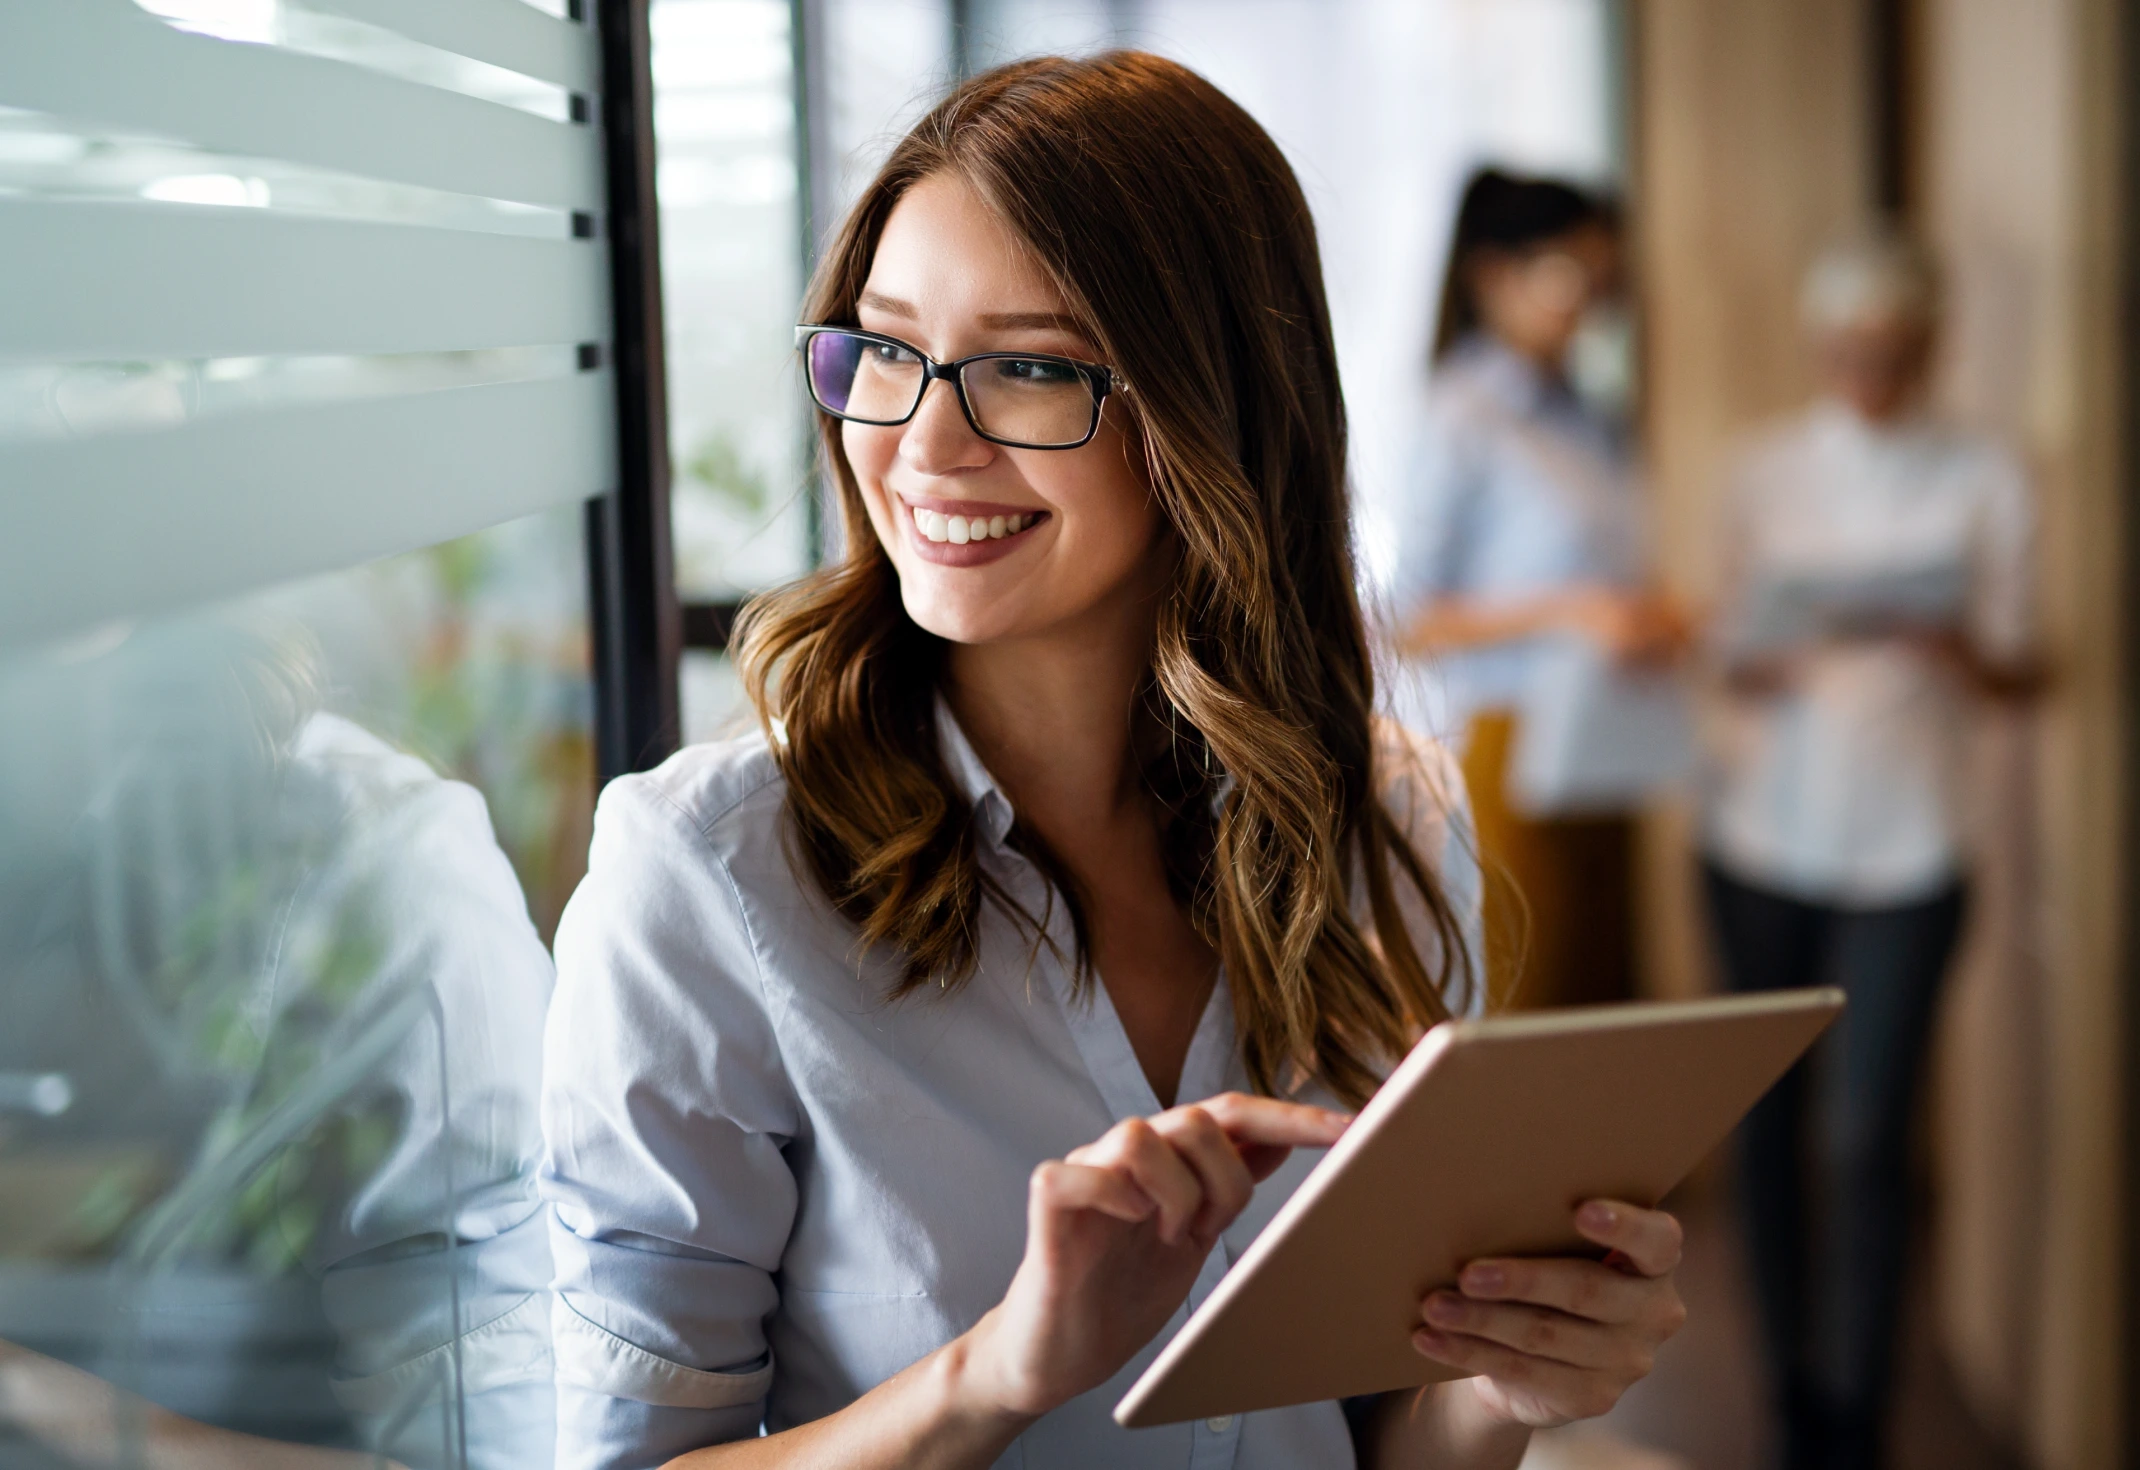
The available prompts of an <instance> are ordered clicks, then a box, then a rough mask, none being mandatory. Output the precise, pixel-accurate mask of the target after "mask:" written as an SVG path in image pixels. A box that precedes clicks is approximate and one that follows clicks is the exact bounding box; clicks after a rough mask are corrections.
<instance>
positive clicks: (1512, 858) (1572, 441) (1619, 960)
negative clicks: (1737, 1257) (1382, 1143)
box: [1393, 169, 1682, 1006]
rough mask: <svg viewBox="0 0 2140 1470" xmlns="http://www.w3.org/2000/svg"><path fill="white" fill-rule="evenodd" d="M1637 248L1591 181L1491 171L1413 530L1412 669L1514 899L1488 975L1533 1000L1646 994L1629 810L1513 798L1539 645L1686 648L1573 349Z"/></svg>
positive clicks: (1407, 623) (1452, 330)
mask: <svg viewBox="0 0 2140 1470" xmlns="http://www.w3.org/2000/svg"><path fill="white" fill-rule="evenodd" d="M1618 254H1619V245H1618V238H1617V222H1616V220H1615V217H1614V215H1613V214H1612V212H1611V210H1610V209H1609V208H1607V207H1606V206H1605V205H1603V204H1601V203H1600V202H1599V201H1597V200H1595V199H1593V198H1591V197H1590V196H1589V195H1587V194H1584V193H1582V192H1581V191H1579V190H1577V189H1575V188H1573V187H1572V186H1570V185H1567V184H1563V183H1558V182H1555V181H1552V180H1545V179H1524V178H1516V177H1513V176H1511V175H1508V174H1505V173H1502V172H1500V171H1498V170H1494V169H1487V170H1484V171H1482V172H1481V173H1479V174H1478V175H1476V176H1475V177H1474V178H1473V179H1472V181H1471V183H1470V184H1469V186H1467V187H1466V189H1465V190H1464V197H1463V202H1462V204H1461V205H1460V206H1459V207H1458V210H1457V220H1456V229H1455V237H1454V239H1453V240H1452V242H1451V244H1450V247H1449V264H1448V269H1447V272H1446V275H1445V278H1444V280H1443V285H1442V296H1441V312H1440V317H1439V320H1438V323H1437V326H1436V333H1435V354H1434V355H1435V369H1434V377H1433V382H1432V387H1431V391H1430V396H1429V400H1428V414H1427V422H1426V426H1425V432H1424V433H1423V435H1422V438H1421V448H1420V453H1419V457H1418V462H1417V465H1416V468H1415V471H1414V473H1413V476H1412V479H1411V483H1410V485H1409V486H1408V490H1409V496H1408V499H1407V501H1406V502H1405V504H1404V507H1403V509H1402V512H1401V520H1400V525H1399V527H1398V548H1399V549H1398V557H1397V563H1396V575H1395V585H1394V589H1393V590H1394V594H1395V597H1396V601H1397V608H1398V612H1399V616H1400V625H1399V633H1398V643H1399V646H1400V648H1401V649H1402V651H1403V652H1405V653H1407V654H1410V655H1413V656H1414V657H1423V658H1429V659H1431V660H1432V663H1431V667H1430V668H1428V669H1427V670H1425V671H1423V672H1418V671H1415V677H1417V678H1419V679H1422V680H1425V681H1427V682H1428V683H1430V684H1432V685H1438V686H1439V689H1438V691H1437V692H1438V693H1439V695H1440V698H1439V699H1437V700H1435V701H1434V702H1433V703H1434V704H1436V705H1438V706H1439V708H1436V709H1433V710H1432V711H1431V712H1430V713H1429V714H1427V715H1426V716H1425V720H1426V722H1427V723H1430V724H1431V726H1432V727H1433V728H1436V729H1445V730H1450V731H1456V732H1461V735H1462V741H1463V753H1464V754H1463V759H1464V774H1465V776H1466V778H1467V781H1468V784H1469V786H1470V790H1471V798H1472V801H1473V803H1474V806H1475V808H1476V811H1477V814H1478V827H1479V840H1480V847H1481V850H1482V853H1483V855H1484V857H1485V859H1486V862H1487V866H1488V869H1489V871H1492V872H1495V874H1496V876H1497V877H1499V876H1501V875H1504V874H1505V875H1506V878H1507V879H1508V882H1509V886H1510V887H1512V888H1513V889H1514V895H1510V894H1509V893H1508V892H1507V891H1506V890H1505V889H1503V888H1502V887H1501V886H1500V885H1499V884H1496V886H1495V887H1493V888H1491V889H1489V891H1488V896H1487V905H1486V912H1487V934H1488V936H1489V945H1488V949H1489V958H1488V967H1489V970H1490V971H1491V973H1492V978H1493V984H1494V991H1495V994H1496V996H1497V997H1506V998H1507V999H1509V1000H1511V1001H1513V1002H1515V1003H1517V1004H1522V1005H1526V1006H1555V1005H1572V1004H1577V1003H1581V1002H1586V1001H1604V1000H1619V999H1625V998H1626V997H1627V996H1628V995H1629V994H1631V993H1632V991H1633V987H1634V927H1633V905H1634V897H1633V888H1632V881H1633V880H1632V872H1633V868H1632V842H1633V827H1632V824H1631V822H1630V821H1629V819H1628V814H1627V813H1626V812H1623V811H1596V810H1583V811H1580V812H1570V811H1559V810H1537V809H1532V804H1531V803H1527V802H1525V801H1522V800H1520V799H1515V798H1512V797H1511V795H1510V793H1509V789H1508V788H1509V784H1510V770H1511V766H1512V763H1513V757H1514V753H1515V751H1516V749H1517V746H1518V743H1519V741H1520V739H1521V730H1520V722H1519V720H1518V717H1517V710H1518V708H1519V707H1520V706H1521V705H1522V704H1523V703H1524V702H1525V701H1526V699H1527V698H1528V697H1529V696H1530V694H1531V691H1532V688H1533V685H1534V683H1535V682H1536V680H1537V678H1538V676H1539V673H1540V656H1541V654H1542V651H1543V650H1544V649H1545V647H1546V645H1547V644H1548V642H1549V641H1550V640H1552V639H1553V638H1554V637H1555V636H1556V635H1566V634H1574V635H1576V636H1579V637H1582V638H1586V639H1588V640H1590V641H1591V642H1593V643H1595V644H1597V645H1599V646H1600V647H1602V648H1603V649H1604V650H1605V652H1606V653H1607V654H1608V655H1609V656H1610V657H1611V658H1613V659H1614V660H1617V661H1624V662H1627V663H1636V664H1640V663H1645V662H1657V661H1663V660H1669V659H1670V658H1671V657H1672V656H1673V655H1674V654H1675V653H1676V652H1677V650H1678V648H1679V646H1680V643H1681V641H1682V631H1681V625H1680V621H1679V618H1678V616H1677V615H1676V614H1675V613H1674V612H1673V610H1672V609H1671V607H1670V606H1669V605H1668V604H1667V603H1665V602H1664V601H1663V600H1662V599H1661V598H1659V597H1658V596H1656V595H1655V594H1654V593H1652V592H1649V591H1647V590H1645V580H1644V579H1645V577H1646V575H1647V555H1646V551H1645V540H1646V537H1645V534H1644V528H1643V521H1644V518H1643V513H1642V508H1641V504H1640V501H1639V498H1638V496H1637V492H1636V488H1635V484H1634V480H1633V477H1632V475H1631V473H1630V471H1629V465H1628V460H1627V455H1626V453H1625V450H1624V449H1623V447H1622V445H1621V441H1620V436H1619V433H1618V431H1617V429H1616V428H1615V427H1614V426H1613V425H1612V424H1611V423H1610V422H1609V421H1608V420H1607V419H1605V418H1604V417H1602V416H1601V415H1600V414H1599V413H1597V412H1596V411H1594V410H1593V409H1591V408H1590V407H1588V406H1586V405H1585V403H1584V402H1583V401H1582V400H1581V399H1580V398H1579V397H1578V396H1577V395H1576V393H1575V392H1574V391H1573V389H1572V388H1571V387H1570V384H1569V376H1568V366H1569V355H1570V350H1571V348H1572V347H1573V345H1574V343H1575V341H1576V338H1577V333H1578V330H1579V329H1580V327H1581V326H1582V324H1583V322H1584V320H1585V317H1586V314H1587V313H1588V312H1589V310H1590V308H1591V307H1593V306H1594V305H1595V304H1597V303H1598V302H1599V301H1600V300H1601V299H1602V298H1604V297H1605V296H1607V295H1608V294H1609V293H1610V292H1611V290H1612V289H1613V284H1614V281H1615V278H1616V277H1617V274H1618ZM1515 895H1520V898H1515ZM1511 898H1515V901H1514V902H1510V899H1511ZM1504 905H1506V907H1507V910H1508V911H1504ZM1524 911H1527V912H1528V919H1529V922H1528V924H1527V925H1526V924H1524V923H1523V922H1521V919H1520V917H1519V916H1520V915H1521V914H1522V913H1523V912H1524ZM1525 930H1527V933H1524V932H1522V931H1525Z"/></svg>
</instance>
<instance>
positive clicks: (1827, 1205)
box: [1703, 233, 2035, 1470]
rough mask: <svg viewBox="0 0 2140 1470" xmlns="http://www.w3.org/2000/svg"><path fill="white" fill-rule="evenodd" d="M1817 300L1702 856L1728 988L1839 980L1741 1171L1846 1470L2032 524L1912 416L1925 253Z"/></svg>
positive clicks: (1738, 489) (1725, 540) (1731, 563)
mask: <svg viewBox="0 0 2140 1470" xmlns="http://www.w3.org/2000/svg"><path fill="white" fill-rule="evenodd" d="M1802 306H1803V314H1804V318H1805V322H1806V326H1807V330H1808V333H1809V336H1810V338H1811V341H1812V343H1813V346H1814V350H1815V353H1816V358H1817V361H1818V364H1819V372H1820V379H1821V384H1822V389H1823V391H1822V395H1821V397H1820V399H1819V400H1818V401H1817V402H1816V403H1815V404H1814V405H1813V406H1812V407H1811V408H1809V409H1808V410H1806V411H1805V412H1804V413H1802V414H1801V415H1799V416H1798V417H1797V418H1795V419H1793V420H1791V421H1789V422H1787V423H1785V424H1783V425H1781V426H1779V427H1777V428H1775V429H1773V430H1771V431H1769V432H1768V433H1767V434H1766V435H1764V436H1763V437H1761V438H1760V439H1759V440H1758V441H1757V442H1755V443H1754V444H1753V445H1752V446H1751V447H1750V448H1748V449H1747V451H1746V452H1745V453H1744V454H1743V456H1742V457H1741V458H1740V460H1739V461H1738V463H1737V465H1736V468H1735V471H1734V473H1733V475H1732V478H1731V481H1730V483H1729V485H1728V487H1727V493H1726V498H1725V501H1724V507H1723V516H1722V534H1721V537H1720V542H1721V545H1720V548H1719V557H1718V566H1719V570H1720V600H1719V611H1718V617H1717V623H1716V628H1715V633H1714V638H1713V642H1714V645H1715V648H1716V651H1717V653H1718V656H1719V658H1720V661H1721V663H1722V667H1723V673H1724V682H1725V698H1724V701H1723V708H1722V709H1721V710H1720V712H1719V714H1720V719H1719V721H1718V725H1717V729H1716V731H1715V735H1716V739H1715V743H1714V748H1713V750H1712V752H1711V762H1710V767H1709V770H1708V772H1707V779H1706V789H1705V801H1704V820H1703V843H1704V848H1705V858H1706V862H1705V867H1706V882H1707V888H1708V893H1709V899H1710V908H1711V912H1712V916H1713V918H1714V922H1715V929H1716V934H1717V937H1718V940H1719V948H1720V950H1721V953H1722V957H1723V960H1724V968H1725V972H1726V975H1727V977H1728V979H1729V982H1730V984H1731V985H1732V986H1733V987H1734V988H1737V989H1742V990H1758V989H1766V988H1770V987H1776V986H1789V985H1806V984H1815V983H1834V984H1839V985H1841V986H1842V987H1843V988H1844V989H1845V990H1847V991H1848V992H1849V995H1850V1008H1849V1011H1848V1012H1847V1013H1846V1015H1845V1016H1844V1018H1843V1020H1842V1022H1841V1023H1839V1024H1838V1026H1837V1027H1836V1029H1835V1031H1834V1032H1833V1033H1832V1034H1831V1036H1830V1037H1829V1038H1828V1039H1827V1040H1826V1041H1824V1042H1823V1044H1822V1048H1823V1049H1822V1054H1821V1055H1820V1056H1819V1057H1818V1058H1817V1059H1816V1061H1815V1062H1814V1063H1812V1064H1809V1065H1808V1066H1802V1067H1800V1068H1799V1069H1798V1070H1797V1071H1796V1072H1794V1073H1793V1074H1792V1076H1791V1077H1790V1078H1788V1079H1787V1080H1786V1081H1785V1083H1784V1084H1783V1085H1782V1086H1781V1087H1780V1088H1778V1090H1777V1091H1776V1092H1774V1093H1772V1094H1771V1095H1770V1096H1769V1098H1768V1099H1767V1100H1765V1101H1764V1102H1763V1103H1762V1104H1761V1105H1760V1106H1759V1107H1758V1108H1757V1109H1756V1111H1755V1113H1754V1115H1753V1117H1752V1118H1751V1119H1750V1120H1749V1122H1748V1124H1747V1127H1746V1130H1745V1138H1744V1144H1745V1154H1746V1158H1745V1171H1744V1172H1745V1183H1746V1203H1747V1209H1748V1225H1749V1230H1750V1234H1751V1244H1752V1249H1753V1256H1754V1265H1755V1276H1756V1280H1757V1285H1758V1287H1759V1289H1760V1296H1761V1300H1762V1307H1763V1313H1764V1319H1765V1323H1766V1328H1767V1333H1768V1338H1769V1348H1770V1353H1769V1356H1770V1360H1771V1364H1772V1367H1773V1370H1774V1380H1775V1381H1774V1389H1775V1393H1776V1396H1777V1400H1778V1408H1779V1412H1780V1415H1781V1419H1782V1423H1783V1425H1784V1429H1785V1436H1786V1441H1787V1443H1786V1459H1787V1463H1788V1464H1789V1465H1791V1466H1794V1467H1795V1466H1815V1465H1818V1466H1821V1467H1824V1470H1828V1467H1840V1470H1851V1467H1856V1466H1867V1467H1869V1466H1872V1465H1874V1464H1876V1463H1877V1461H1878V1456H1879V1428H1880V1421H1881V1417H1882V1413H1883V1411H1884V1405H1885V1397H1886V1392H1885V1391H1886V1385H1887V1379H1888V1374H1889V1363H1890V1359H1891V1357H1892V1353H1893V1342H1894V1330H1895V1318H1896V1311H1897V1304H1898V1299H1899V1291H1900V1286H1901V1278H1902V1273H1903V1260H1904V1245H1905V1240H1906V1235H1907V1214H1906V1180H1907V1177H1908V1168H1907V1164H1908V1156H1907V1142H1908V1132H1909V1119H1910V1114H1911V1107H1912V1101H1913V1098H1914V1095H1915V1093H1916V1090H1917V1082H1918V1077H1919V1073H1920V1071H1921V1067H1922V1062H1923V1058H1924V1054H1925V1047H1926V1042H1927V1040H1928V1038H1929V1036H1930V1033H1931V1027H1932V1021H1933V1015H1934V1010H1935V1005H1936V1002H1937V999H1938V995H1939V990H1940V984H1941V979H1942V977H1943V976H1944V974H1945V972H1946V970H1947V967H1948V962H1949V960H1950V958H1951V956H1952V954H1953V951H1954V948H1955V944H1956V941H1957V939H1958V937H1959V935H1960V933H1961V928H1962V919H1963V912H1964V907H1965V888H1966V884H1965V879H1966V856H1965V851H1966V842H1965V830H1964V826H1965V821H1964V819H1965V807H1964V803H1963V801H1962V793H1961V790H1960V776H1961V764H1962V760H1963V756H1964V742H1965V741H1966V739H1967V738H1968V734H1969V731H1970V728H1971V723H1972V722H1971V713H1972V711H1973V709H1975V708H1976V707H1977V706H1978V704H1979V702H1980V701H1981V700H1983V699H1984V698H1986V697H2012V696H2017V695H2019V694H2022V693H2025V692H2026V691H2027V689H2028V688H2029V686H2030V685H2031V683H2032V682H2033V675H2032V674H2031V673H2030V663H2031V659H2032V650H2033V646H2034V600H2035V585H2034V583H2035V578H2034V556H2035V533H2034V525H2035V516H2034V509H2033V506H2032V504H2031V500H2030V495H2029V489H2028V485H2027V482H2026V479H2025V477H2024V476H2023V473H2022V471H2021V468H2020V466H2019V464H2018V463H2017V462H2016V461H2015V459H2014V457H2013V456H2012V455H2011V454H2009V453H2008V452H2006V451H2005V450H2004V449H2002V448H2001V447H1999V446H1997V445H1995V444H1992V443H1988V442H1986V441H1984V440H1982V439H1980V438H1977V437H1975V436H1972V435H1969V434H1965V433H1963V432H1960V431H1959V430H1956V429H1954V428H1951V427H1949V426H1947V425H1945V424H1943V423H1941V422H1939V421H1938V420H1937V419H1936V418H1934V417H1933V416H1932V415H1931V414H1930V413H1929V412H1928V411H1927V410H1926V409H1925V408H1924V406H1923V390H1924V386H1925V379H1926V373H1927V368H1928V365H1929V363H1930V361H1931V354H1932V348H1933V343H1934V336H1935V332H1936V328H1937V325H1938V316H1939V292H1938V280H1937V276H1936V273H1935V271H1934V267H1933V262H1932V261H1931V259H1930V258H1929V256H1928V255H1927V254H1926V253H1925V252H1924V251H1923V249H1922V248H1921V247H1919V246H1918V245H1916V244H1915V243H1913V242H1912V241H1910V240H1909V239H1907V238H1905V237H1903V236H1901V235H1899V234H1894V233H1871V234H1867V235H1865V236H1863V237H1859V238H1853V239H1850V240H1848V241H1846V242H1844V243H1842V244H1839V245H1837V246H1835V247H1833V248H1831V249H1830V250H1829V251H1827V252H1826V253H1825V254H1823V255H1822V256H1821V257H1820V259H1819V260H1818V261H1816V263H1815V264H1814V266H1813V268H1812V270H1811V271H1810V273H1809V274H1808V277H1807V280H1806V283H1805V289H1804V293H1803V301H1802ZM1806 1157H1810V1159H1811V1161H1812V1165H1813V1175H1812V1177H1811V1179H1810V1180H1809V1179H1808V1178H1807V1176H1806V1175H1805V1174H1804V1172H1803V1171H1802V1160H1803V1159H1804V1158H1806Z"/></svg>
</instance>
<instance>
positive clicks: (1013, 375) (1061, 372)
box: [996, 357, 1077, 388]
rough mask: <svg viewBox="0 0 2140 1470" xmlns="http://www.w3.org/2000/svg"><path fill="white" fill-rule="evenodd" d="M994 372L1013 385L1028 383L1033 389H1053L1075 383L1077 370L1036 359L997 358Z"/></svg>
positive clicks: (1066, 364)
mask: <svg viewBox="0 0 2140 1470" xmlns="http://www.w3.org/2000/svg"><path fill="white" fill-rule="evenodd" d="M996 370H997V372H998V374H1000V375H1001V376H1002V377H1004V378H1006V379H1008V380H1009V381H1011V382H1014V383H1030V384H1033V385H1034V386H1035V387H1042V388H1047V387H1054V386H1056V385H1058V384H1062V383H1075V382H1076V381H1077V369H1076V368H1073V367H1071V366H1070V364H1068V363H1066V362H1050V361H1048V360H1047V359H1046V358H1038V357H1006V358H999V359H998V360H997V362H996Z"/></svg>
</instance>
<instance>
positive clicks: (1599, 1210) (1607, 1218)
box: [1582, 1200, 1620, 1230]
mask: <svg viewBox="0 0 2140 1470" xmlns="http://www.w3.org/2000/svg"><path fill="white" fill-rule="evenodd" d="M1582 1216H1583V1219H1582V1223H1583V1224H1584V1225H1586V1226H1588V1227H1589V1228H1590V1229H1592V1230H1610V1229H1612V1227H1613V1226H1615V1225H1617V1224H1619V1223H1620V1212H1619V1211H1618V1210H1615V1209H1614V1208H1613V1207H1612V1206H1611V1205H1608V1204H1606V1203H1604V1202H1603V1201H1602V1200H1592V1201H1590V1203H1588V1204H1586V1205H1584V1206H1583V1208H1582Z"/></svg>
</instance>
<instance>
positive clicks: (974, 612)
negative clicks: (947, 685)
mask: <svg viewBox="0 0 2140 1470" xmlns="http://www.w3.org/2000/svg"><path fill="white" fill-rule="evenodd" d="M915 590H916V589H915V588H914V583H913V579H911V578H902V579H901V585H900V601H901V602H902V603H903V604H904V605H905V607H906V610H907V616H908V617H910V618H912V619H913V620H914V623H915V626H917V627H919V628H920V629H921V630H922V631H923V632H925V633H934V634H935V635H936V636H937V637H939V638H941V639H943V640H944V641H945V642H946V643H963V644H968V645H972V644H980V643H994V642H996V641H997V640H998V639H1001V638H1007V637H1011V636H1013V635H1014V634H1016V633H1017V632H1018V630H1019V628H1018V625H1019V623H1020V619H1019V618H1017V617H1016V616H1015V615H1014V614H1013V613H1012V612H1011V610H1010V609H1008V608H1006V607H1005V606H1004V605H1003V602H1002V600H1001V599H999V598H974V597H943V596H935V595H932V594H933V593H934V592H935V591H936V590H937V589H934V588H922V589H919V590H920V592H921V595H920V596H916V595H914V593H915Z"/></svg>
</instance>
